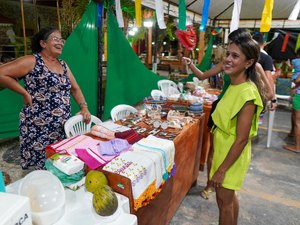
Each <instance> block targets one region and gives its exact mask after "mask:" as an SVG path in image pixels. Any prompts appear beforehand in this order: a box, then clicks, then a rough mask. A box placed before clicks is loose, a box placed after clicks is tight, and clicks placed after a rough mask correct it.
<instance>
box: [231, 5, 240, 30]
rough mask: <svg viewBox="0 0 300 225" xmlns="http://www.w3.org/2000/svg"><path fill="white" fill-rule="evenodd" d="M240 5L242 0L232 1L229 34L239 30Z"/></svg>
mask: <svg viewBox="0 0 300 225" xmlns="http://www.w3.org/2000/svg"><path fill="white" fill-rule="evenodd" d="M242 3H243V0H234V5H233V11H232V16H231V22H230V33H231V32H232V31H235V30H237V29H238V28H239V23H240V13H241V8H242Z"/></svg>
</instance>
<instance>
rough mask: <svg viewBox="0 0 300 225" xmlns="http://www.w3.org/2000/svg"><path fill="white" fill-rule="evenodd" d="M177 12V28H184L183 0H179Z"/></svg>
mask: <svg viewBox="0 0 300 225" xmlns="http://www.w3.org/2000/svg"><path fill="white" fill-rule="evenodd" d="M178 14H179V22H178V28H179V30H185V28H186V6H185V0H179V7H178Z"/></svg>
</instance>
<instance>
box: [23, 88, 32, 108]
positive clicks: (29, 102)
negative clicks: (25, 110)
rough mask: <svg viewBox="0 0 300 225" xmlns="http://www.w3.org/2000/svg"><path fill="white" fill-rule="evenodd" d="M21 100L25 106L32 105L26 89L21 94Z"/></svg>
mask: <svg viewBox="0 0 300 225" xmlns="http://www.w3.org/2000/svg"><path fill="white" fill-rule="evenodd" d="M23 102H24V105H25V106H26V105H29V106H30V107H32V97H31V95H30V94H29V93H28V92H27V91H26V92H25V94H23Z"/></svg>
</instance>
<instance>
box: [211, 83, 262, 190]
mask: <svg viewBox="0 0 300 225" xmlns="http://www.w3.org/2000/svg"><path fill="white" fill-rule="evenodd" d="M247 101H253V102H254V104H255V105H256V111H255V114H254V116H253V119H252V125H251V129H250V133H249V140H248V143H247V145H246V146H245V148H244V150H243V152H242V153H241V155H240V156H239V158H238V159H237V160H236V162H234V164H232V166H231V167H230V168H229V169H228V170H227V171H226V174H225V177H224V180H223V183H222V186H223V187H225V188H228V189H231V190H239V189H240V188H241V186H242V183H243V180H244V178H245V175H246V172H247V170H248V167H249V164H250V159H251V138H252V137H254V136H256V135H257V130H258V121H259V115H260V113H261V111H262V109H263V103H262V100H261V97H260V94H259V92H258V90H257V87H256V85H255V84H254V83H252V82H244V83H242V84H239V85H230V86H229V87H228V89H227V91H226V93H225V94H224V96H223V97H222V98H221V100H220V102H219V103H218V105H217V107H216V109H215V111H214V113H213V114H212V119H213V121H214V124H215V127H214V128H213V133H214V155H213V159H212V167H211V171H210V179H211V178H212V176H213V175H214V173H215V172H216V171H217V169H218V168H219V166H220V165H221V163H222V162H223V161H224V159H225V157H226V155H227V154H228V152H229V150H230V148H231V146H232V144H233V143H234V141H235V139H236V128H237V127H236V126H237V115H238V113H239V111H240V110H241V109H242V107H243V106H244V104H245V103H246V102H247Z"/></svg>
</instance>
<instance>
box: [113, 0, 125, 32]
mask: <svg viewBox="0 0 300 225" xmlns="http://www.w3.org/2000/svg"><path fill="white" fill-rule="evenodd" d="M115 4H116V17H117V21H118V24H119V27H124V19H123V13H122V9H121V3H120V0H115Z"/></svg>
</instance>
